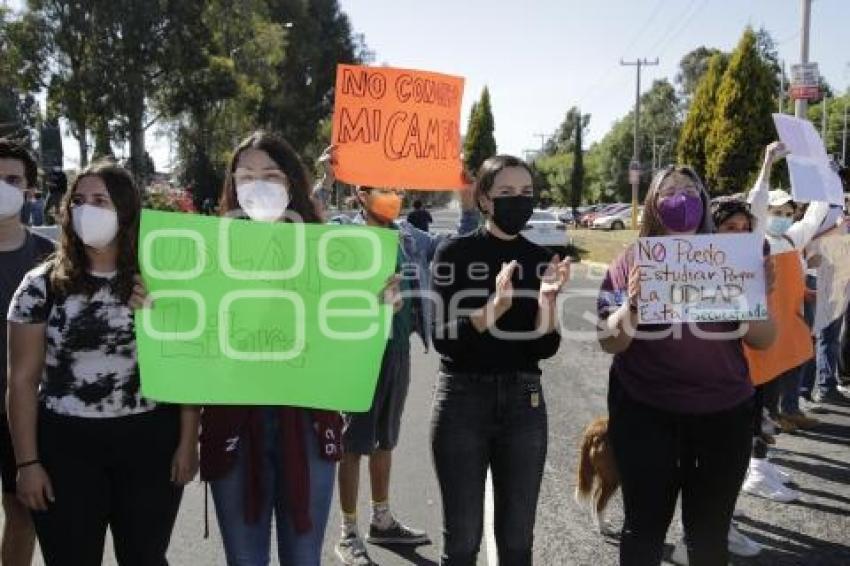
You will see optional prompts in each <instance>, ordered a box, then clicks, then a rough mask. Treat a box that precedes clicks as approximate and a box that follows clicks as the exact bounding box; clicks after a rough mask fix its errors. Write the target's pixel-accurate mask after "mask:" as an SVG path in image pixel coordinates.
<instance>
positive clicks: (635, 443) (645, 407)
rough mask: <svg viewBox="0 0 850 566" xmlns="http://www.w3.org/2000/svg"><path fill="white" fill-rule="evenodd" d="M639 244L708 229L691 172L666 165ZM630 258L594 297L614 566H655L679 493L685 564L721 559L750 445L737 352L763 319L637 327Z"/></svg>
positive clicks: (757, 334)
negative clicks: (612, 489) (614, 482)
mask: <svg viewBox="0 0 850 566" xmlns="http://www.w3.org/2000/svg"><path fill="white" fill-rule="evenodd" d="M644 204H645V208H644V223H643V226H642V228H641V232H640V236H641V237H648V236H672V235H692V234H707V233H711V232H713V226H712V222H711V217H710V214H709V206H708V204H709V198H708V195H707V193H706V191H705V189H704V188H703V185H702V182H701V181H700V179H699V177H698V176H697V174H696V173H694V172H693V171H692V170H690V169H689V168H686V167H674V166H671V167H668V168H666V169H663V170H662V171H660V172H659V173H658V174H657V175H656V176H655V178H654V179H653V182H652V185H651V186H650V188H649V192H648V194H647V196H646V201H645V203H644ZM639 292H640V284H639V281H638V274H637V266H636V265H634V250H633V249H629V250H626V252H624V253H623V255H621V256H620V257H619V258H617V259H616V260H614V262H613V263H612V264H611V266H610V267H609V269H608V273H607V275H606V277H605V280H604V281H603V283H602V288H601V290H600V294H599V301H598V311H599V317H600V323H599V324H600V327H599V341H600V344H601V346H602V349H603V350H605V351H606V352H608V353H611V354H614V359H613V363H612V364H611V371H610V387H609V393H608V412H609V425H608V427H609V434H610V438H611V443H612V447H613V451H614V455H615V459H616V461H617V467H618V469H619V472H620V476H621V481H622V489H623V500H624V506H625V525H624V527H623V534H622V538H621V543H620V564H621V565H622V566H629V565H641V566H644V565H651V564H660V563H661V558H662V551H663V548H664V538H665V535H666V533H667V528H668V527H669V525H670V521H671V519H672V517H673V513H674V511H675V508H676V499H677V498H678V496H679V493H680V492H681V494H682V520H683V523H684V526H685V538H686V540H687V544H688V554H689V563H690V564H691V565H692V566H700V565H712V566H714V565H717V564H727V563H728V550H727V534H728V532H729V524H730V521H731V519H732V512H733V510H734V508H735V501H736V499H737V496H738V492H739V490H740V487H741V483H742V482H743V480H744V474H745V472H746V470H747V463H748V461H749V456H750V448H751V445H752V419H753V416H752V413H753V401H752V397H753V387H752V384H751V382H750V378H749V372H748V368H747V362H746V360H745V358H744V352H743V344H744V343H746V344H747V345H749V346H751V347H753V348H757V349H758V348H766V347H768V346H769V345H770V344H771V342H772V341H773V339H774V335H775V329H774V326H773V323H772V321H770V320H766V321H759V322H750V323H749V324H747V325H743V324H739V323H737V322H722V323H699V324H696V323H690V324H687V323H681V324H672V325H665V326H646V327H645V326H643V325H638V324H637V322H638V314H637V299H638V295H639Z"/></svg>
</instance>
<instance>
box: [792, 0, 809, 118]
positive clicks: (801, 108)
mask: <svg viewBox="0 0 850 566" xmlns="http://www.w3.org/2000/svg"><path fill="white" fill-rule="evenodd" d="M802 2H803V6H802V7H803V22H802V28H801V30H800V63H802V64H804V65H805V64H806V63H808V62H809V21H810V20H811V16H812V0H802ZM808 108H809V103H808V101H807V100H805V99H799V98H798V99H797V100H796V101H795V103H794V115H795V116H796V117H797V118H802V119H803V120H805V119H806V111H807V110H808Z"/></svg>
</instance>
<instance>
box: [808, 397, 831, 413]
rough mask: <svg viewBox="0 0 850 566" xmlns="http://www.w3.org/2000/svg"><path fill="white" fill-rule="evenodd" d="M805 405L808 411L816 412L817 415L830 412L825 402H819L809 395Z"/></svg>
mask: <svg viewBox="0 0 850 566" xmlns="http://www.w3.org/2000/svg"><path fill="white" fill-rule="evenodd" d="M804 406H805V408H806V411H808V412H810V413H814V414H816V415H822V414H824V413H828V412H829V409H827V408H826V407H825V406H824V405H823V404H821V403H818V402H817V401H815V400H814V399H813V398H812V397H809V398H808V399H807V400H806V401H805V405H804Z"/></svg>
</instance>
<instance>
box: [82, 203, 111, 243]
mask: <svg viewBox="0 0 850 566" xmlns="http://www.w3.org/2000/svg"><path fill="white" fill-rule="evenodd" d="M71 215H72V221H73V224H74V232H76V233H77V236H79V237H80V239H81V240H82V241H83V243H84V244H85V245H87V246H89V247H91V248H94V249H96V250H101V249H103V248H105V247H106V246H108V245H109V244H111V243H112V240H114V239H115V236H116V235H117V234H118V213H117V212H115V211H114V210H109V209H106V208H100V207H99V206H93V205H91V204H83V205H80V206H77V207H74V208H73V209H72V212H71Z"/></svg>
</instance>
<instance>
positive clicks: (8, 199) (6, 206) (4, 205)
mask: <svg viewBox="0 0 850 566" xmlns="http://www.w3.org/2000/svg"><path fill="white" fill-rule="evenodd" d="M23 206H24V192H23V191H22V190H20V189H19V188H18V187H15V186H13V185H10V184H9V183H7V182H6V181H0V218H8V217H10V216H15V215H16V214H20V212H21V208H23Z"/></svg>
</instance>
